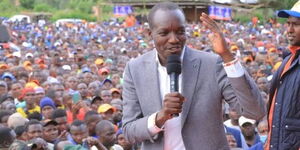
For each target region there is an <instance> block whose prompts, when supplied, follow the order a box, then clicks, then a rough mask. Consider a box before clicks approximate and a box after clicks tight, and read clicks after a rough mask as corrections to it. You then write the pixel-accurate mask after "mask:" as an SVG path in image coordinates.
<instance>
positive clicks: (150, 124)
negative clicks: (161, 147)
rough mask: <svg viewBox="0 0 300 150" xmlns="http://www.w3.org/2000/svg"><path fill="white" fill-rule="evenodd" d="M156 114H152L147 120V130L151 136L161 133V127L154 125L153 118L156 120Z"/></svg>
mask: <svg viewBox="0 0 300 150" xmlns="http://www.w3.org/2000/svg"><path fill="white" fill-rule="evenodd" d="M156 115H157V112H156V113H153V114H152V115H151V116H149V118H148V125H147V126H148V130H149V133H150V135H151V136H154V135H156V134H157V133H159V132H160V131H163V127H162V128H159V127H157V126H156V124H155V118H156Z"/></svg>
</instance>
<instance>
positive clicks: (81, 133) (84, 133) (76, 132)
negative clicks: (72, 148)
mask: <svg viewBox="0 0 300 150" xmlns="http://www.w3.org/2000/svg"><path fill="white" fill-rule="evenodd" d="M70 133H71V136H72V138H73V139H74V141H75V142H76V143H77V144H82V141H83V139H85V138H87V137H88V135H89V134H88V129H87V126H86V125H81V126H79V127H77V126H71V129H70Z"/></svg>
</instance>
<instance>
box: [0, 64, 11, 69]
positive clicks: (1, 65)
mask: <svg viewBox="0 0 300 150" xmlns="http://www.w3.org/2000/svg"><path fill="white" fill-rule="evenodd" d="M8 68H9V67H8V65H7V64H0V69H8Z"/></svg>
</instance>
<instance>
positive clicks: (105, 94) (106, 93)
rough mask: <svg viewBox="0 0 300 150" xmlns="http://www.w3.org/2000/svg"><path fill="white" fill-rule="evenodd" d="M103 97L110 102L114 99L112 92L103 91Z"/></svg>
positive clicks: (106, 101)
mask: <svg viewBox="0 0 300 150" xmlns="http://www.w3.org/2000/svg"><path fill="white" fill-rule="evenodd" d="M101 98H102V99H103V101H104V103H110V101H111V100H112V96H111V92H109V91H102V92H101Z"/></svg>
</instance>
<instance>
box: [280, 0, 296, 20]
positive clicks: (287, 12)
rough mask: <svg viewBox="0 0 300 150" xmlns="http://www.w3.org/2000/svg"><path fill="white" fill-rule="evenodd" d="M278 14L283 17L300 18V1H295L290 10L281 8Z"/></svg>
mask: <svg viewBox="0 0 300 150" xmlns="http://www.w3.org/2000/svg"><path fill="white" fill-rule="evenodd" d="M277 16H278V17H281V18H288V17H290V16H292V17H296V18H300V1H298V2H297V3H295V4H294V6H293V7H292V9H290V10H279V11H278V12H277Z"/></svg>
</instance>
